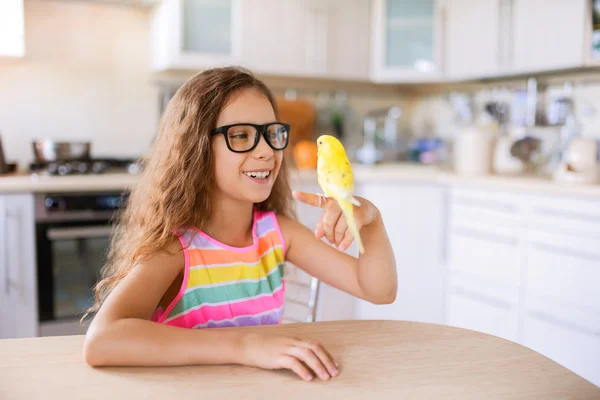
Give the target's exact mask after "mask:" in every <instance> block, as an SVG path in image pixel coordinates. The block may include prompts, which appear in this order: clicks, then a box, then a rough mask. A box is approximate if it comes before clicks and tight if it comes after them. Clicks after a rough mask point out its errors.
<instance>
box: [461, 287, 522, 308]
mask: <svg viewBox="0 0 600 400" xmlns="http://www.w3.org/2000/svg"><path fill="white" fill-rule="evenodd" d="M453 292H454V294H456V295H457V296H460V297H464V298H466V299H469V300H475V301H478V302H480V303H485V304H487V305H489V306H492V307H494V308H501V309H503V310H507V311H510V310H511V309H512V305H511V304H510V303H509V302H507V301H504V300H498V299H496V298H494V297H491V296H488V295H485V294H481V293H478V292H475V291H472V290H469V289H465V288H463V287H460V286H454V290H453Z"/></svg>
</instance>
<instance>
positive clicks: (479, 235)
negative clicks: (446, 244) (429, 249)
mask: <svg viewBox="0 0 600 400" xmlns="http://www.w3.org/2000/svg"><path fill="white" fill-rule="evenodd" d="M452 233H453V234H456V235H458V236H464V237H468V238H472V239H476V240H486V241H489V242H496V243H502V244H506V245H508V246H516V245H517V239H515V238H509V237H506V236H503V235H499V234H497V233H491V232H483V231H480V230H477V229H471V228H464V227H453V228H452Z"/></svg>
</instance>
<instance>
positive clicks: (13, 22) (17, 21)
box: [0, 0, 25, 57]
mask: <svg viewBox="0 0 600 400" xmlns="http://www.w3.org/2000/svg"><path fill="white" fill-rule="evenodd" d="M0 3H1V4H0V26H1V27H2V34H0V57H23V56H24V55H25V23H24V19H25V16H24V12H23V11H24V10H23V0H4V1H2V2H0Z"/></svg>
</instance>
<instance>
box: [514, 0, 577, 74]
mask: <svg viewBox="0 0 600 400" xmlns="http://www.w3.org/2000/svg"><path fill="white" fill-rule="evenodd" d="M509 1H510V2H511V5H512V10H511V14H512V18H511V22H512V27H513V29H512V40H511V51H512V52H511V54H510V57H509V60H510V61H509V62H510V69H511V72H530V71H543V70H553V69H559V68H569V67H577V66H581V65H583V63H584V60H585V57H584V46H585V27H586V23H585V18H586V16H587V15H588V14H587V12H586V7H587V6H588V1H587V0H509Z"/></svg>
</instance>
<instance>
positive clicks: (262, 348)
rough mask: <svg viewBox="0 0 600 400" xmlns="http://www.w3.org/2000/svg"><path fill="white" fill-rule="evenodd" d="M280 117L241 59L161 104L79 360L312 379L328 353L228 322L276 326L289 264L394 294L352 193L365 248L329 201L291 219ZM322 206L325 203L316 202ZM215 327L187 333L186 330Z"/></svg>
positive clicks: (367, 208) (392, 276)
mask: <svg viewBox="0 0 600 400" xmlns="http://www.w3.org/2000/svg"><path fill="white" fill-rule="evenodd" d="M289 133H290V132H289V126H288V125H286V124H285V123H282V122H278V119H277V110H276V103H275V100H274V98H273V95H272V94H271V92H270V91H269V89H267V87H266V86H265V85H264V84H263V83H262V82H261V81H260V80H258V79H257V78H255V77H254V76H253V75H252V74H251V73H249V72H247V71H244V70H242V69H239V68H217V69H212V70H208V71H205V72H202V73H199V74H198V75H196V76H194V77H193V78H192V79H190V80H189V81H188V82H187V83H186V84H185V85H183V86H182V87H181V88H180V89H179V90H178V91H177V93H176V95H175V96H174V98H173V99H172V100H171V102H170V103H169V105H168V107H167V109H166V111H165V115H164V117H163V119H162V122H161V127H160V132H159V134H158V136H157V140H156V142H155V144H154V146H153V151H152V154H151V156H150V157H149V159H148V162H147V166H146V169H145V172H144V173H143V175H142V176H141V178H140V181H139V183H138V184H137V185H136V187H135V189H134V190H133V191H132V193H131V195H130V198H129V201H128V204H127V206H126V207H125V208H124V210H123V212H122V214H121V215H120V217H119V223H118V224H117V230H116V233H115V235H114V237H113V243H112V246H111V250H110V252H109V256H108V263H107V266H106V267H105V269H104V271H103V279H102V281H101V282H100V283H99V284H98V286H97V287H96V304H95V305H94V306H93V307H92V308H91V309H90V310H89V311H90V312H95V313H96V315H95V317H94V319H93V321H92V323H91V325H90V327H89V329H88V332H87V335H86V338H85V344H84V350H83V351H84V357H85V360H86V361H87V363H88V364H90V365H92V366H106V365H139V366H159V365H184V364H222V363H238V364H244V365H250V366H256V367H261V368H267V369H276V368H288V369H291V370H293V371H294V372H295V373H296V374H298V375H299V376H300V377H302V378H303V379H306V380H311V379H312V378H313V373H315V374H316V375H317V376H318V377H319V378H321V379H324V380H327V379H330V378H331V377H334V376H336V375H337V374H338V370H337V368H336V363H335V361H334V360H333V358H332V356H331V355H330V354H329V353H328V352H327V351H326V350H325V349H324V348H323V347H322V346H321V345H320V344H318V343H314V342H312V341H308V340H303V339H302V338H299V339H296V338H288V337H275V338H274V337H267V336H263V335H261V334H256V333H254V334H250V333H248V332H247V331H245V330H244V329H235V328H234V329H232V328H230V327H236V326H244V325H262V324H276V323H279V322H280V320H281V318H282V314H283V293H284V289H285V285H284V284H283V279H282V271H283V265H284V262H285V261H290V262H292V263H293V264H295V265H296V266H298V267H299V268H302V269H303V270H305V271H306V272H307V273H309V274H310V275H313V276H315V277H317V278H318V279H320V280H321V281H323V282H325V283H327V284H329V285H331V286H334V287H336V288H339V289H340V290H343V291H345V292H347V293H350V294H352V295H354V296H356V297H359V298H361V299H365V300H367V301H370V302H373V303H378V304H381V303H391V302H393V301H394V299H395V295H396V290H397V281H396V272H395V271H396V264H395V260H394V255H393V252H392V249H391V245H390V242H389V240H388V238H387V234H386V231H385V228H384V225H383V221H382V220H381V215H380V213H379V211H378V210H377V208H376V207H375V206H374V205H373V204H371V203H370V202H368V201H367V200H365V199H362V198H359V201H360V202H361V207H356V208H355V217H356V220H357V225H358V226H359V229H361V236H362V237H363V238H364V239H363V240H364V247H365V253H364V254H362V255H361V256H360V258H359V259H356V258H354V257H351V256H349V255H347V254H345V253H343V252H342V251H339V250H337V249H336V248H334V247H332V246H328V245H327V244H325V243H323V241H321V240H320V239H321V238H322V237H326V238H327V240H328V241H329V242H330V243H332V244H333V243H335V244H336V245H337V246H338V248H339V249H340V250H344V249H346V248H347V247H348V246H349V245H350V243H351V242H352V237H351V235H350V234H349V233H348V231H347V229H346V227H347V225H346V221H345V219H344V217H343V216H341V210H340V208H339V207H338V206H337V203H336V202H335V201H334V200H328V199H323V200H325V201H323V202H322V201H321V200H322V198H321V197H320V196H318V195H313V194H307V193H295V194H294V196H295V198H296V199H297V200H299V201H302V202H305V203H308V204H311V205H313V206H321V207H323V209H324V212H323V215H322V217H321V220H320V222H319V224H318V225H317V229H316V232H315V233H314V234H313V233H312V232H311V231H310V230H309V229H308V228H306V227H305V226H303V225H302V224H300V223H299V222H297V221H296V220H295V219H294V218H293V211H292V194H291V193H290V189H289V186H288V182H287V180H286V179H287V176H286V165H285V163H284V162H283V151H282V150H283V149H284V148H285V147H286V145H287V143H288V137H289ZM321 203H323V204H321ZM213 327H214V328H222V329H185V328H213Z"/></svg>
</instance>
